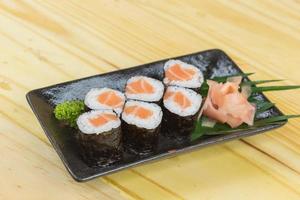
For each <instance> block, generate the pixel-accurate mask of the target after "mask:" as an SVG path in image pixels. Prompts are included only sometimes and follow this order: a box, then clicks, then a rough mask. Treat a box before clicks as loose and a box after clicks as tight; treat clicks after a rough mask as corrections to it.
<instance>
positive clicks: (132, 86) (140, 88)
mask: <svg viewBox="0 0 300 200" xmlns="http://www.w3.org/2000/svg"><path fill="white" fill-rule="evenodd" d="M125 91H126V93H129V94H140V93H146V94H151V93H154V87H153V86H152V85H151V84H150V83H148V81H147V80H145V79H143V78H141V79H139V80H137V81H133V82H131V83H129V84H127V86H126V89H125Z"/></svg>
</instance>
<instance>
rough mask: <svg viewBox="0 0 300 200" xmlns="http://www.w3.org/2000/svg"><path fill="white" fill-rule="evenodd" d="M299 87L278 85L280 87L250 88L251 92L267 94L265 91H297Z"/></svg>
mask: <svg viewBox="0 0 300 200" xmlns="http://www.w3.org/2000/svg"><path fill="white" fill-rule="evenodd" d="M299 88H300V85H287V86H285V85H280V86H263V87H252V92H267V91H278V90H293V89H299Z"/></svg>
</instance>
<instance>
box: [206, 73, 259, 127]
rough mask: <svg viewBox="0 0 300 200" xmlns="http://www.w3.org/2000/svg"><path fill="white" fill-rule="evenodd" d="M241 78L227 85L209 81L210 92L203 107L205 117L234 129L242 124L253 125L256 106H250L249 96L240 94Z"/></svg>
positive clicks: (232, 80) (230, 81) (231, 80)
mask: <svg viewBox="0 0 300 200" xmlns="http://www.w3.org/2000/svg"><path fill="white" fill-rule="evenodd" d="M241 80H242V78H241V77H235V78H232V79H230V80H228V82H226V83H218V82H215V81H212V80H207V84H208V85H209V90H208V94H207V98H206V100H205V103H204V105H203V108H202V109H203V115H204V116H207V117H209V118H211V119H215V120H217V121H219V122H221V123H227V124H228V125H229V126H231V127H232V128H236V127H238V126H240V125H241V124H242V123H246V124H248V125H250V126H251V125H253V121H254V116H255V106H254V105H252V104H250V103H249V102H248V100H247V96H245V95H244V94H242V93H241V92H239V84H240V83H241Z"/></svg>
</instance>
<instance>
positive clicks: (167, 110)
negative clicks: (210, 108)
mask: <svg viewBox="0 0 300 200" xmlns="http://www.w3.org/2000/svg"><path fill="white" fill-rule="evenodd" d="M163 99H164V100H163V104H164V109H163V112H164V117H163V130H164V133H166V135H167V136H171V137H173V136H174V137H188V136H189V135H190V134H191V132H192V131H193V129H194V128H195V121H196V120H197V117H198V114H199V111H200V106H201V103H202V97H201V95H199V94H197V93H196V92H195V91H193V90H191V89H187V88H182V87H177V86H169V87H168V88H167V90H166V92H165V95H164V98H163Z"/></svg>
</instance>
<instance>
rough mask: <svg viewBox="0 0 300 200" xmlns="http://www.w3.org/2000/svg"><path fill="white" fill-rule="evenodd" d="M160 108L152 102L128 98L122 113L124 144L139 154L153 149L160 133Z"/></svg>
mask: <svg viewBox="0 0 300 200" xmlns="http://www.w3.org/2000/svg"><path fill="white" fill-rule="evenodd" d="M162 115H163V114H162V110H161V108H160V107H159V106H158V105H157V104H154V103H147V102H141V101H134V100H130V101H128V102H126V104H125V107H124V111H123V113H122V120H123V121H122V130H123V137H124V146H125V147H126V148H127V149H128V150H130V151H131V152H133V153H135V154H139V155H144V154H148V153H151V152H153V151H154V150H155V147H156V145H157V142H158V137H159V134H160V124H161V120H162Z"/></svg>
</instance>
